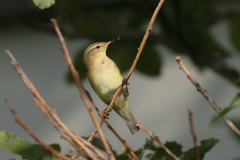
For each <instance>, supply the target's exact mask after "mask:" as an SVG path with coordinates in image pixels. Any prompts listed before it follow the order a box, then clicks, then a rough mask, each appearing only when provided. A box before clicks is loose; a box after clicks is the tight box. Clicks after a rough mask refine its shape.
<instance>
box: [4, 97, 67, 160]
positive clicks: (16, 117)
mask: <svg viewBox="0 0 240 160" xmlns="http://www.w3.org/2000/svg"><path fill="white" fill-rule="evenodd" d="M5 103H6V104H7V106H8V108H9V110H10V111H11V112H12V114H13V116H14V117H15V121H16V122H17V123H19V124H20V125H21V126H22V127H23V128H24V129H25V130H26V131H27V132H28V133H29V134H30V135H31V136H32V137H33V138H34V139H35V140H36V141H37V142H38V143H40V144H41V145H42V146H43V147H44V148H45V149H46V150H48V151H50V152H51V153H52V154H54V155H56V156H57V157H58V158H61V159H64V160H69V158H68V157H66V156H64V155H62V154H61V153H59V152H58V151H57V150H55V149H54V148H52V147H51V146H49V145H47V144H46V143H44V142H43V141H42V140H41V139H40V138H39V137H38V136H37V135H35V134H34V133H33V132H32V131H31V130H30V128H29V127H28V126H27V125H26V123H24V122H23V121H22V120H21V119H20V118H19V116H18V115H17V113H16V111H15V109H14V108H13V107H12V106H11V104H10V103H9V102H8V100H7V99H5Z"/></svg>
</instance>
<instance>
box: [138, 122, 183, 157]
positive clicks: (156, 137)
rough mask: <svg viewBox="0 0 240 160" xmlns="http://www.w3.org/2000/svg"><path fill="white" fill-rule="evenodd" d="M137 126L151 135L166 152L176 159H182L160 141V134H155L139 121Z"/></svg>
mask: <svg viewBox="0 0 240 160" xmlns="http://www.w3.org/2000/svg"><path fill="white" fill-rule="evenodd" d="M137 126H138V127H139V128H140V129H142V130H143V131H145V132H146V133H147V134H149V136H151V137H152V138H153V139H154V140H155V141H156V142H157V143H158V144H159V145H160V146H161V147H162V148H163V149H164V150H165V151H166V152H167V154H168V155H169V156H171V157H172V158H173V159H175V160H180V158H178V157H177V156H175V155H174V154H173V153H172V152H171V151H170V150H169V149H168V148H167V147H166V146H164V144H163V143H162V142H161V141H160V139H159V137H158V136H154V135H153V134H152V133H151V132H150V131H149V130H147V129H146V128H145V127H144V126H143V125H142V124H141V123H139V122H138V123H137Z"/></svg>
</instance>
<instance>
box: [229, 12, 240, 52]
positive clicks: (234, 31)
mask: <svg viewBox="0 0 240 160" xmlns="http://www.w3.org/2000/svg"><path fill="white" fill-rule="evenodd" d="M239 19H240V16H236V17H234V18H231V19H229V21H228V22H229V27H230V29H229V31H230V37H231V41H232V44H233V45H234V47H235V48H236V49H237V50H238V53H240V32H239V28H240V21H239Z"/></svg>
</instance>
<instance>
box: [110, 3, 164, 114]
mask: <svg viewBox="0 0 240 160" xmlns="http://www.w3.org/2000/svg"><path fill="white" fill-rule="evenodd" d="M164 1H165V0H160V2H159V4H158V6H157V8H156V9H155V11H154V13H153V16H152V18H151V20H150V22H149V25H148V27H147V30H146V33H145V35H144V37H143V40H142V43H141V44H140V47H139V48H138V52H137V56H136V58H135V60H134V62H133V65H132V67H131V69H130V71H129V73H128V75H127V76H126V77H125V78H124V79H123V83H122V85H121V86H120V87H119V88H118V90H117V91H116V93H115V94H114V96H113V99H112V101H111V103H110V104H109V106H108V109H107V110H106V111H107V112H109V111H110V110H112V109H113V104H114V102H115V101H116V99H117V96H118V95H119V93H120V91H121V90H122V88H123V86H124V85H126V84H128V79H129V78H130V76H131V75H132V72H133V71H134V69H135V67H136V65H137V62H138V59H139V58H140V55H141V53H142V50H143V47H144V45H145V43H146V41H147V38H148V35H149V34H150V31H151V30H152V26H153V24H154V21H155V19H156V17H157V14H158V12H159V10H160V9H161V7H162V5H163V2H164Z"/></svg>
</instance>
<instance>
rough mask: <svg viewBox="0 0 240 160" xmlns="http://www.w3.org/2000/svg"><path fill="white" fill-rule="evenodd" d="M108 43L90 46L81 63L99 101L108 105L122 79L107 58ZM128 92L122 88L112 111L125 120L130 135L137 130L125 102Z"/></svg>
mask: <svg viewBox="0 0 240 160" xmlns="http://www.w3.org/2000/svg"><path fill="white" fill-rule="evenodd" d="M110 43H111V41H110V42H97V43H94V44H92V45H90V46H89V47H88V48H87V49H86V50H85V52H84V56H83V61H84V64H85V66H86V69H87V76H88V80H89V83H90V84H91V86H92V88H93V89H94V91H95V92H96V93H97V95H98V96H99V97H100V99H101V100H102V101H103V102H104V103H106V104H107V105H109V104H110V103H111V100H112V98H113V95H114V94H115V92H116V91H117V89H118V88H119V87H120V86H121V85H122V80H123V77H122V75H121V72H120V70H119V69H118V67H117V65H116V64H115V63H114V62H113V61H112V60H111V59H110V58H108V57H107V55H106V50H107V47H108V45H109V44H110ZM127 96H128V90H127V87H126V86H124V87H123V89H122V90H121V92H120V93H119V95H118V97H117V99H116V101H115V103H114V105H113V109H114V110H115V111H116V112H117V113H118V114H119V115H120V116H121V117H122V118H123V119H124V120H125V122H126V123H127V126H128V128H129V129H130V131H131V133H132V134H135V133H136V132H137V131H138V130H139V128H138V127H137V126H136V123H137V121H136V119H135V118H134V117H133V115H132V112H131V110H130V106H129V103H128V100H127Z"/></svg>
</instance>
